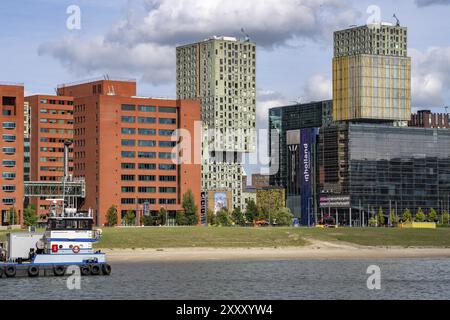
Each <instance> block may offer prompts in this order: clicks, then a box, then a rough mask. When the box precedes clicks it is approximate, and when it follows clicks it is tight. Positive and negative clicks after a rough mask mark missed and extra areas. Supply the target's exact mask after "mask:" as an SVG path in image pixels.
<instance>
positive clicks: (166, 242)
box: [0, 227, 450, 249]
mask: <svg viewBox="0 0 450 320" xmlns="http://www.w3.org/2000/svg"><path fill="white" fill-rule="evenodd" d="M6 233H7V232H6V231H0V241H2V240H4V239H5V236H6ZM308 239H316V240H323V241H345V242H349V243H354V244H358V245H364V246H401V247H450V228H439V229H436V230H428V229H388V228H367V229H359V228H354V229H352V228H340V229H303V228H214V227H212V228H201V227H198V228H194V227H192V228H184V227H183V228H165V227H160V228H104V229H103V236H102V239H101V241H100V243H98V244H96V247H97V248H111V249H113V248H117V249H119V248H121V249H126V248H153V249H158V248H192V247H211V248H250V247H252V248H258V247H287V246H294V247H296V246H297V247H300V246H304V245H307V244H308Z"/></svg>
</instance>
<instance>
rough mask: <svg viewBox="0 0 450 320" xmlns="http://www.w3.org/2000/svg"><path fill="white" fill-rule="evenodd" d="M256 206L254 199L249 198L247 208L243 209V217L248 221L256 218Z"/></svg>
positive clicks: (257, 214)
mask: <svg viewBox="0 0 450 320" xmlns="http://www.w3.org/2000/svg"><path fill="white" fill-rule="evenodd" d="M258 216H259V213H258V207H257V206H256V203H255V200H253V199H250V200H249V201H248V203H247V210H246V211H245V218H246V219H247V221H248V222H253V221H254V220H256V219H258Z"/></svg>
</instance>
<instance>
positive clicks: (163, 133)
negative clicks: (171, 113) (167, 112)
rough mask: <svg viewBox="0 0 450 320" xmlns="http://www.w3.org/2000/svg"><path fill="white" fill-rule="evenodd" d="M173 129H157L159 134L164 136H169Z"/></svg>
mask: <svg viewBox="0 0 450 320" xmlns="http://www.w3.org/2000/svg"><path fill="white" fill-rule="evenodd" d="M173 132H174V130H164V129H160V130H159V135H160V136H166V137H170V136H171V135H172V134H173Z"/></svg>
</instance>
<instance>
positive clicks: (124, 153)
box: [122, 151, 136, 158]
mask: <svg viewBox="0 0 450 320" xmlns="http://www.w3.org/2000/svg"><path fill="white" fill-rule="evenodd" d="M135 157H136V153H135V152H133V151H122V158H135Z"/></svg>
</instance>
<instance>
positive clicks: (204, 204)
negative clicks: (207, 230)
mask: <svg viewBox="0 0 450 320" xmlns="http://www.w3.org/2000/svg"><path fill="white" fill-rule="evenodd" d="M200 213H201V224H202V225H206V224H207V223H208V196H207V194H206V192H204V191H202V192H201V198H200Z"/></svg>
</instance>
